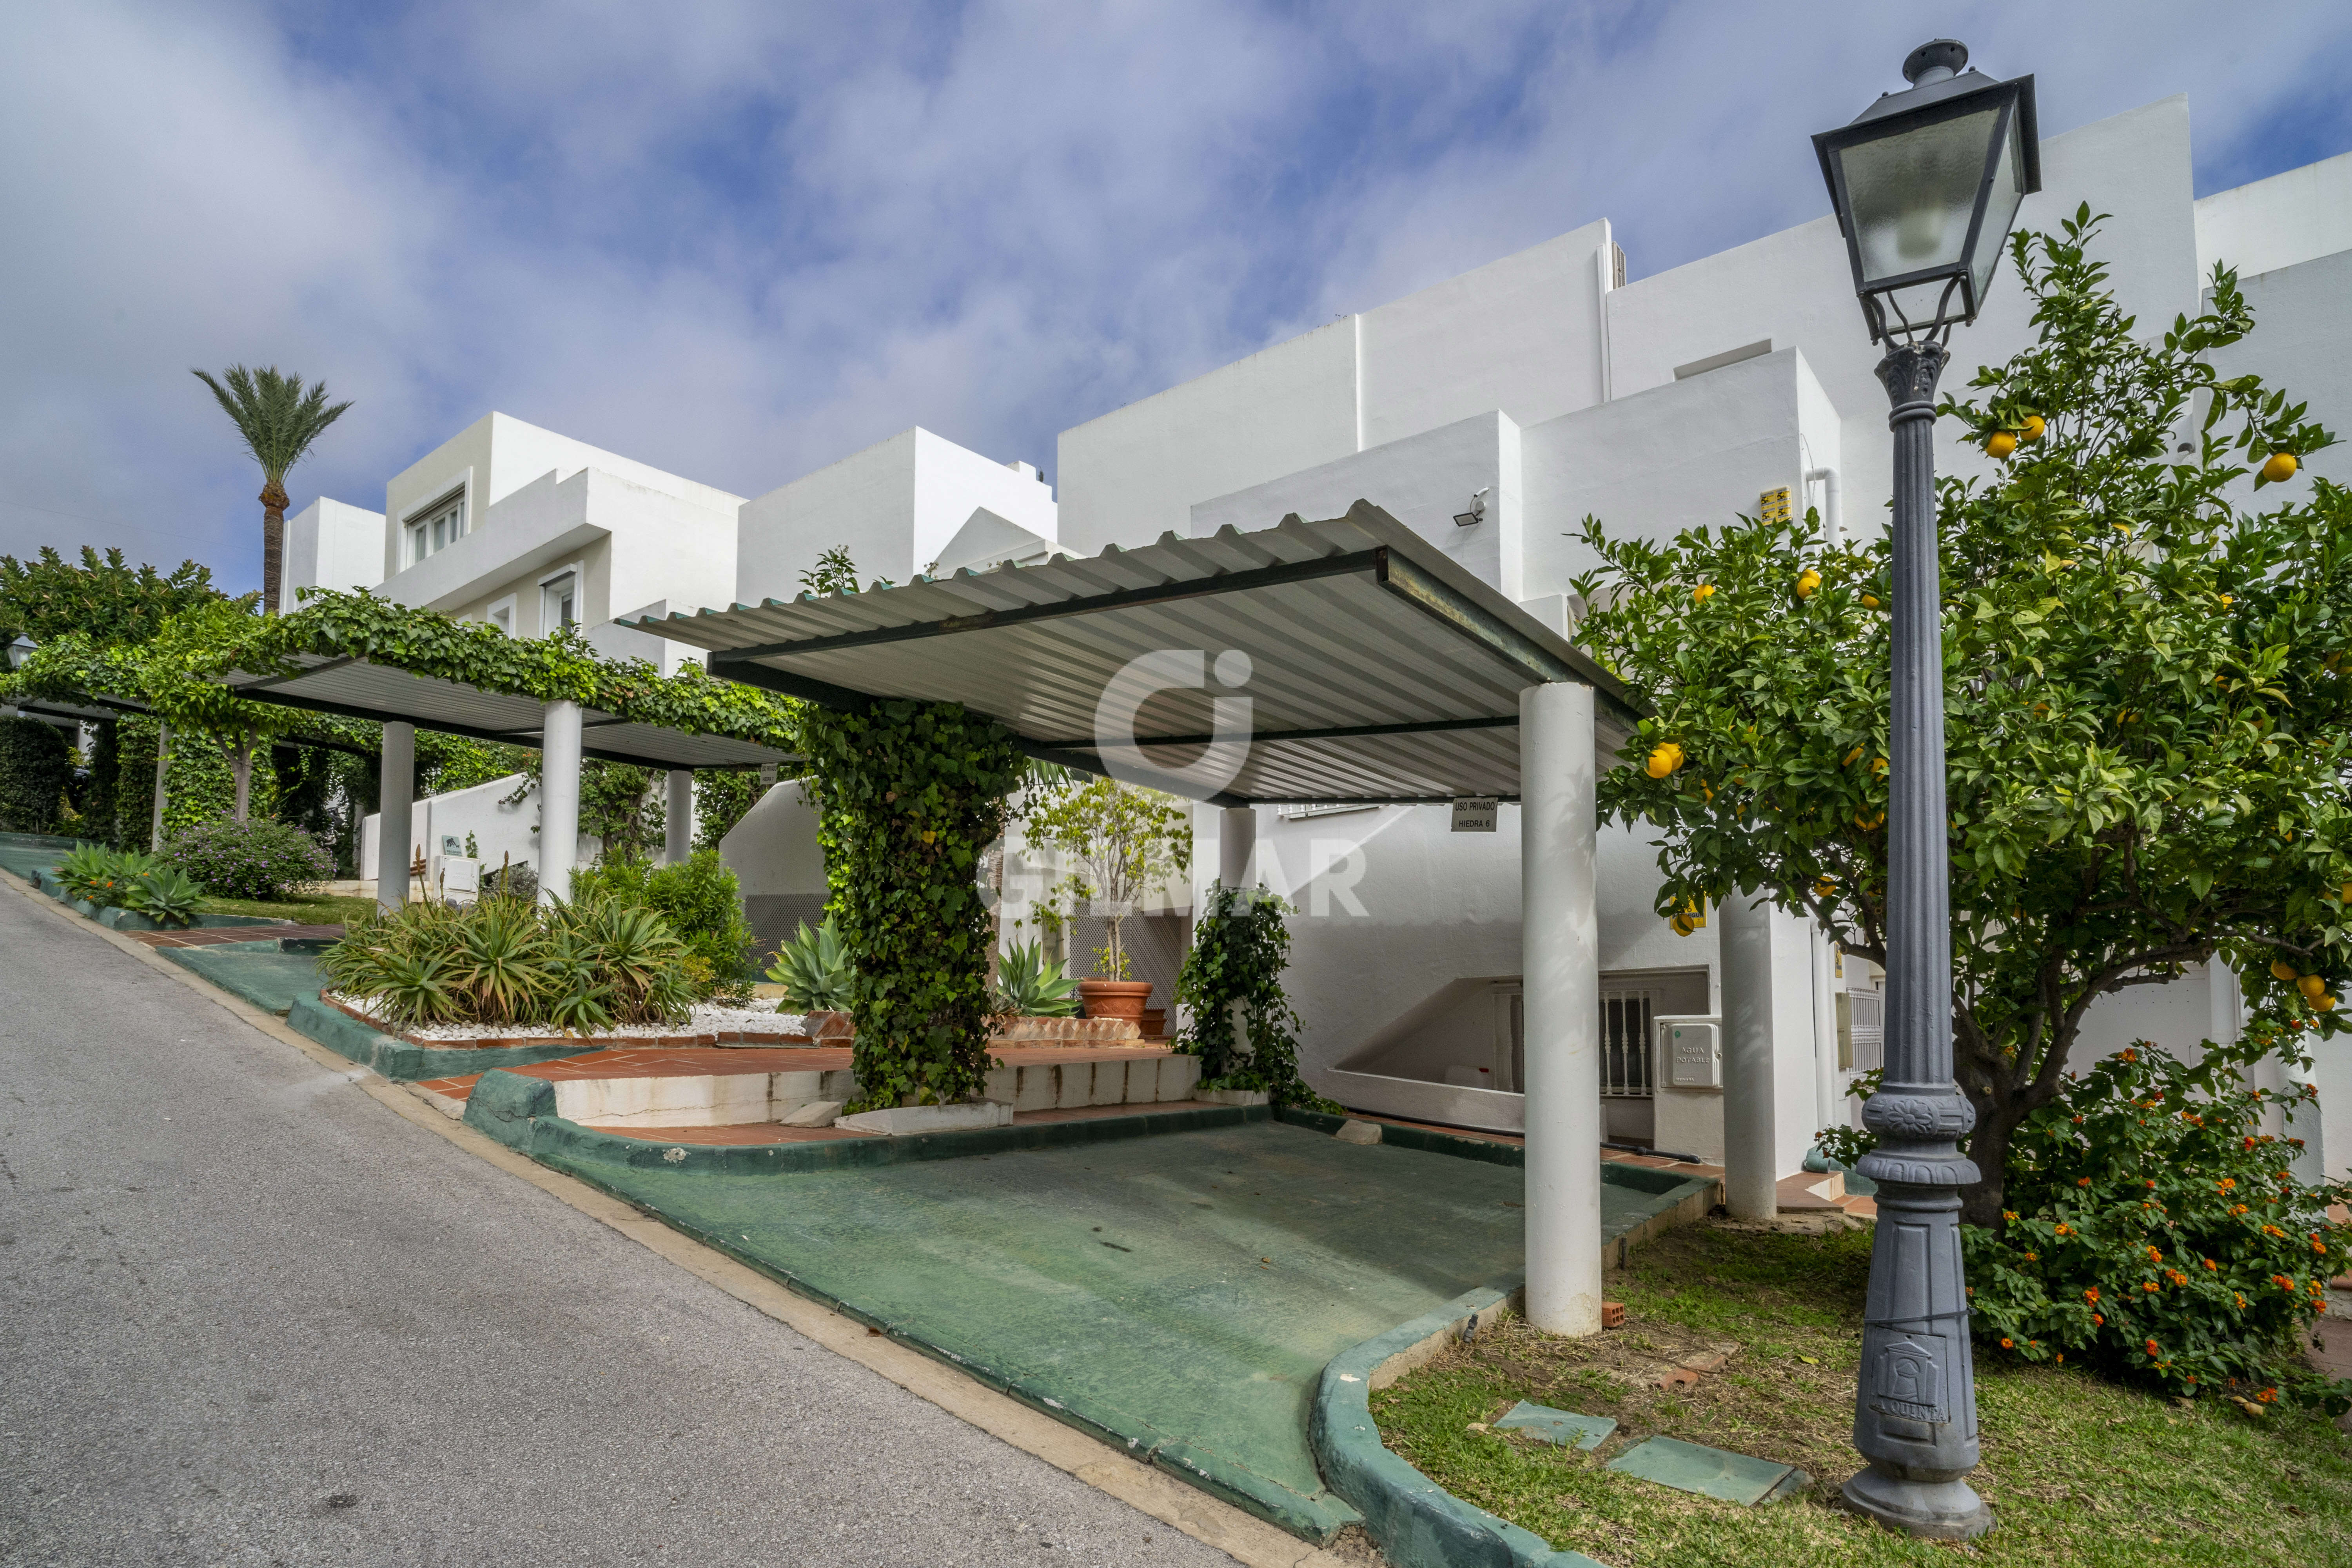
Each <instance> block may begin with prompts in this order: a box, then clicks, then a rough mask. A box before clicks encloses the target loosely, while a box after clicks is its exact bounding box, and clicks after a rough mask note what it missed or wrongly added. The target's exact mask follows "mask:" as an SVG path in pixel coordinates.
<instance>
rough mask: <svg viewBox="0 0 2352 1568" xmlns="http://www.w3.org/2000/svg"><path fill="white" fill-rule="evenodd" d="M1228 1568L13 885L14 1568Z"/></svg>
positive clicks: (7, 923)
mask: <svg viewBox="0 0 2352 1568" xmlns="http://www.w3.org/2000/svg"><path fill="white" fill-rule="evenodd" d="M1048 1542H1050V1543H1051V1544H1050V1545H1048V1544H1046V1543H1048ZM1229 1561H1230V1559H1227V1558H1225V1557H1223V1555H1221V1554H1220V1553H1217V1552H1213V1551H1211V1550H1210V1549H1208V1548H1206V1547H1204V1546H1202V1545H1201V1544H1200V1543H1199V1542H1194V1541H1192V1540H1191V1539H1189V1538H1187V1537H1184V1536H1181V1535H1179V1534H1177V1533H1176V1532H1175V1531H1171V1529H1169V1528H1168V1527H1166V1526H1164V1525H1161V1524H1160V1523H1158V1522H1156V1521H1152V1520H1150V1519H1148V1518H1146V1517H1144V1516H1143V1515H1141V1514H1139V1513H1136V1512H1133V1511H1132V1510H1129V1509H1128V1508H1126V1507H1125V1506H1124V1505H1122V1504H1120V1503H1118V1502H1116V1501H1113V1500H1110V1499H1108V1498H1107V1497H1105V1496H1103V1495H1102V1494H1101V1493H1099V1492H1097V1491H1094V1490H1092V1489H1089V1488H1087V1487H1086V1486H1084V1485H1083V1484H1081V1483H1080V1482H1078V1481H1076V1480H1075V1479H1072V1478H1070V1477H1068V1476H1066V1475H1065V1474H1063V1473H1062V1472H1061V1471H1058V1470H1055V1469H1054V1468H1051V1467H1049V1466H1047V1465H1045V1463H1044V1462H1042V1461H1040V1460H1037V1459H1034V1458H1031V1457H1029V1456H1028V1455H1025V1454H1023V1453H1021V1452H1019V1451H1017V1450H1015V1449H1013V1448H1011V1447H1006V1446H1005V1445H1003V1444H1002V1443H1000V1442H998V1441H997V1440H995V1439H994V1438H992V1437H989V1436H985V1435H983V1434H982V1433H981V1432H979V1431H977V1430H975V1429H974V1428H972V1427H970V1426H965V1425H963V1424H962V1423H961V1422H959V1421H957V1420H956V1419H955V1418H953V1417H952V1416H950V1415H947V1414H945V1413H944V1412H942V1411H940V1410H939V1409H937V1408H936V1407H934V1406H932V1405H928V1404H926V1403H924V1402H923V1401H921V1400H919V1399H918V1398H916V1397H915V1396H914V1395H912V1394H908V1393H907V1392H905V1391H904V1390H902V1389H900V1388H898V1386H897V1385H895V1384H890V1383H888V1382H887V1381H885V1380H884V1379H883V1378H881V1377H880V1376H878V1375H877V1374H875V1373H871V1372H868V1371H866V1369H864V1368H862V1367H859V1366H857V1365H856V1364H854V1363H849V1362H846V1361H844V1360H841V1359H840V1358H838V1357H836V1356H835V1355H833V1354H832V1353H830V1352H826V1351H824V1350H822V1349H820V1348H818V1347H817V1346H815V1345H814V1344H813V1343H811V1342H809V1341H807V1340H805V1339H803V1338H802V1337H801V1336H800V1335H798V1334H796V1333H795V1332H793V1331H792V1330H790V1329H788V1328H786V1327H784V1326H783V1325H782V1324H780V1323H778V1322H776V1321H773V1320H772V1319H770V1318H767V1317H764V1316H762V1315H761V1314H760V1313H758V1312H756V1311H754V1310H751V1308H749V1307H747V1306H745V1305H743V1304H741V1303H740V1302H738V1301H736V1300H734V1299H733V1298H731V1297H729V1296H727V1295H725V1294H723V1293H721V1292H720V1291H719V1290H718V1289H715V1288H713V1287H710V1286H708V1285H705V1284H704V1283H702V1282H701V1281H699V1280H698V1279H694V1278H692V1277H690V1276H688V1275H687V1274H685V1273H683V1272H681V1271H679V1270H677V1269H676V1268H672V1267H671V1266H670V1265H668V1264H667V1263H665V1262H663V1261H662V1260H661V1259H660V1258H657V1257H656V1256H655V1255H654V1254H652V1253H650V1252H648V1251H646V1250H645V1249H644V1248H642V1247H638V1246H637V1245H636V1244H635V1243H634V1242H631V1241H629V1240H627V1239H625V1238H624V1237H620V1236H618V1235H616V1234H615V1233H614V1232H613V1231H611V1230H609V1229H607V1228H606V1227H605V1226H602V1225H600V1224H598V1223H596V1222H595V1221H593V1220H592V1219H590V1218H588V1217H587V1216H585V1215H582V1214H580V1213H578V1212H576V1211H575V1210H573V1209H572V1208H570V1207H568V1206H566V1205H563V1204H562V1203H560V1202H558V1201H556V1200H555V1199H554V1198H552V1197H550V1196H548V1195H547V1194H542V1193H541V1192H539V1191H538V1190H536V1189H535V1188H532V1187H530V1186H527V1185H525V1184H521V1183H520V1182H517V1181H515V1180H514V1179H512V1178H510V1177H509V1176H507V1175H506V1174H505V1173H502V1172H500V1171H499V1170H498V1169H496V1168H495V1167H493V1166H491V1165H488V1164H486V1163H482V1162H481V1161H479V1160H477V1159H476V1158H474V1157H473V1156H472V1155H470V1154H468V1153H467V1152H465V1151H464V1150H462V1149H460V1148H457V1146H455V1145H454V1144H451V1143H450V1142H446V1140H444V1139H442V1138H441V1137H439V1136H436V1134H434V1133H433V1132H431V1131H428V1130H425V1129H423V1128H419V1127H415V1126H413V1125H411V1124H409V1123H408V1122H406V1121H402V1120H400V1119H399V1118H398V1117H396V1116H394V1115H393V1114H392V1113H391V1112H390V1111H388V1110H385V1109H384V1108H383V1106H381V1105H378V1104H377V1103H376V1102H375V1101H373V1100H370V1099H368V1098H367V1097H366V1096H365V1095H363V1094H362V1093H361V1092H360V1091H359V1090H358V1089H355V1088H354V1087H352V1085H351V1084H350V1083H348V1082H347V1081H345V1079H343V1078H342V1077H341V1075H339V1074H336V1073H332V1072H329V1071H327V1070H325V1069H323V1068H320V1067H318V1066H317V1065H315V1064H314V1063H313V1062H312V1061H311V1060H310V1058H307V1057H304V1056H301V1055H299V1053H297V1052H296V1051H294V1050H293V1049H292V1048H291V1047H288V1046H286V1045H284V1044H282V1043H280V1042H279V1041H277V1040H275V1039H272V1038H270V1037H267V1036H265V1035H262V1034H260V1033H259V1032H258V1031H257V1030H255V1029H253V1028H251V1027H249V1026H247V1025H246V1024H244V1023H243V1022H242V1021H240V1020H239V1019H237V1018H236V1017H235V1016H231V1015H230V1014H229V1013H227V1012H226V1011H225V1010H224V1009H222V1008H221V1007H219V1006H216V1005H214V1004H212V1003H211V1002H209V1001H208V1000H206V999H205V996H204V995H203V994H201V993H200V992H198V991H195V990H194V989H192V988H191V987H189V986H188V985H187V984H184V983H182V982H181V981H179V980H178V979H176V978H175V977H173V976H170V975H166V974H163V973H157V972H156V971H154V970H153V969H152V968H150V967H149V966H147V965H146V964H144V963H140V962H139V961H137V960H136V959H134V958H133V957H131V955H129V954H126V953H123V952H120V951H118V950H117V949H115V948H114V947H112V946H111V945H110V944H109V943H108V942H106V941H105V940H104V939H103V938H102V937H101V936H100V935H99V934H98V933H97V932H96V931H89V930H83V929H78V928H77V927H76V926H75V925H72V924H68V922H66V921H60V920H58V919H57V918H56V917H55V916H54V915H52V914H50V913H48V912H47V911H45V910H40V909H38V908H36V907H35V906H33V905H32V904H31V903H30V902H29V901H28V900H26V899H25V898H24V897H22V896H21V894H20V893H19V892H18V891H17V890H16V889H15V888H14V887H8V888H0V1562H6V1563H10V1564H16V1563H26V1564H32V1563H43V1564H47V1563H59V1564H64V1563H70V1564H77V1565H82V1564H96V1563H107V1564H114V1563H125V1564H127V1563H172V1564H177V1563H205V1564H215V1563H226V1564H247V1563H250V1564H256V1565H261V1564H275V1563H286V1564H298V1563H300V1564H308V1563H339V1564H375V1563H386V1564H389V1563H401V1564H425V1563H430V1564H433V1565H435V1568H452V1565H457V1564H474V1563H480V1564H500V1565H504V1564H511V1563H664V1562H674V1563H699V1564H734V1563H746V1564H749V1563H761V1564H767V1563H796V1562H803V1563H827V1564H831V1563H919V1564H923V1565H924V1568H930V1565H932V1564H941V1563H1073V1562H1076V1563H1148V1564H1155V1565H1168V1568H1175V1565H1189V1564H1201V1563H1225V1562H1229Z"/></svg>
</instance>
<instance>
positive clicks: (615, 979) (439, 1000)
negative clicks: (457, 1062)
mask: <svg viewBox="0 0 2352 1568" xmlns="http://www.w3.org/2000/svg"><path fill="white" fill-rule="evenodd" d="M319 966H320V970H321V971H323V972H324V973H325V974H326V976H327V981H328V984H329V985H330V986H331V988H332V989H333V990H334V991H336V992H338V993H340V994H342V995H345V996H349V997H352V998H354V999H356V1000H361V1001H370V1002H373V1003H375V1004H376V1005H377V1007H378V1009H379V1011H380V1012H381V1013H382V1014H383V1016H384V1017H385V1018H387V1019H388V1020H389V1021H391V1022H393V1023H395V1024H403V1025H417V1024H439V1023H468V1024H481V1025H485V1026H500V1025H526V1026H527V1025H534V1024H536V1025H548V1026H554V1027H558V1028H567V1029H581V1030H593V1029H601V1028H606V1027H609V1026H613V1025H614V1024H677V1023H683V1022H685V1021H686V1018H687V1016H688V1009H689V1008H690V1007H691V1005H693V1002H694V999H695V991H696V982H695V980H694V978H693V973H692V970H693V968H694V967H695V964H694V960H693V958H692V956H691V955H690V954H689V953H688V952H687V950H686V947H685V944H683V943H682V942H679V941H678V940H677V935H676V934H675V933H674V932H672V931H671V930H670V929H669V926H668V924H667V922H666V921H663V919H662V918H661V916H659V915H658V914H656V913H655V912H654V911H653V910H647V909H640V908H632V907H630V906H628V905H626V904H624V903H622V902H620V901H618V900H610V899H604V900H589V901H587V902H583V903H573V904H559V905H556V906H553V907H551V908H541V906H539V905H536V904H531V903H526V902H524V901H523V900H520V899H500V898H491V899H484V900H481V902H479V903H478V904H474V905H471V906H468V907H467V908H464V909H459V908H457V907H456V906H454V905H449V904H436V903H427V902H424V901H422V900H420V901H417V902H414V903H409V904H404V905H403V906H402V907H401V908H400V909H398V910H394V911H391V912H390V913H384V914H379V915H377V916H375V917H374V918H373V919H370V920H365V921H361V922H360V923H359V924H357V925H355V926H352V927H351V928H350V929H349V930H348V931H345V932H344V934H343V939H342V940H341V942H337V943H336V944H335V945H334V946H333V947H331V948H329V949H328V950H327V952H325V953H324V954H322V955H321V956H320V960H319Z"/></svg>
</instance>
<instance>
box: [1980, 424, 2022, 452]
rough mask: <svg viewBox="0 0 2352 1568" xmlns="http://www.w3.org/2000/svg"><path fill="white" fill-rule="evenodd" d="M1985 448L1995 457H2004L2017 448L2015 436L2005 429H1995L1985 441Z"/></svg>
mask: <svg viewBox="0 0 2352 1568" xmlns="http://www.w3.org/2000/svg"><path fill="white" fill-rule="evenodd" d="M1985 450H1986V452H1988V453H1989V454H1990V455H1991V456H1993V457H1996V458H2006V457H2008V456H2009V455H2010V454H2011V452H2014V451H2016V450H2017V437H2014V436H2012V435H2011V434H2010V433H2009V432H2008V431H2006V430H1996V431H1994V432H1993V433H1992V435H1991V437H1990V438H1988V439H1987V440H1986V442H1985Z"/></svg>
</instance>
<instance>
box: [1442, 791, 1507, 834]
mask: <svg viewBox="0 0 2352 1568" xmlns="http://www.w3.org/2000/svg"><path fill="white" fill-rule="evenodd" d="M1500 809H1501V802H1500V801H1499V800H1497V799H1496V797H1495V796H1493V795H1455V796H1454V832H1456V833H1492V832H1494V831H1495V816H1496V812H1497V811H1498V810H1500Z"/></svg>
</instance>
